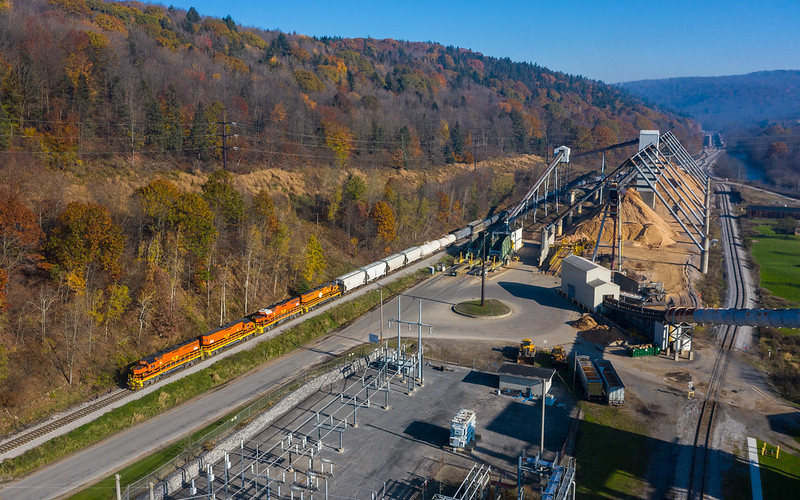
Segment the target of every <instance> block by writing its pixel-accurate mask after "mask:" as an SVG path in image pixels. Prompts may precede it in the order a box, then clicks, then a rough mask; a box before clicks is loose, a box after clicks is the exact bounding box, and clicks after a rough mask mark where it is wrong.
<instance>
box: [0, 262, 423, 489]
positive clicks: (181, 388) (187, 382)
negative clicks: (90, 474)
mask: <svg viewBox="0 0 800 500" xmlns="http://www.w3.org/2000/svg"><path fill="white" fill-rule="evenodd" d="M426 276H429V275H428V273H426V272H424V271H418V272H416V273H412V274H410V275H408V276H404V277H402V278H399V279H397V280H395V281H394V282H392V284H391V285H390V288H391V290H392V291H393V292H395V293H396V292H399V291H402V290H405V289H407V288H409V287H411V286H413V285H415V284H417V283H419V282H420V281H421V280H423V279H424V278H425V277H426ZM387 298H388V297H384V299H387ZM379 301H380V293H379V292H378V291H377V290H373V291H371V292H368V293H366V294H364V295H362V296H360V297H358V298H355V299H352V300H349V301H346V302H344V303H342V304H339V305H337V306H335V307H332V308H331V309H329V310H327V311H325V312H324V313H320V314H318V315H316V316H314V317H312V318H309V319H307V320H305V321H303V322H302V323H300V324H299V325H297V326H295V327H292V328H291V329H289V330H287V331H286V332H284V333H283V334H281V335H279V336H277V337H274V338H272V339H269V340H267V341H265V342H261V343H259V344H258V345H257V346H255V347H253V348H252V349H250V350H248V351H244V352H240V353H237V354H235V355H233V356H230V357H228V358H225V359H222V360H220V361H217V362H216V363H214V364H213V365H211V366H209V367H208V368H205V369H203V370H201V371H199V372H197V373H194V374H192V375H188V376H186V377H183V378H182V379H180V381H176V382H172V383H170V384H167V385H165V386H164V387H162V388H161V389H160V390H158V391H155V392H152V393H150V394H148V395H146V396H144V397H142V398H140V399H137V400H136V401H132V402H130V403H128V404H126V405H124V406H122V407H120V408H116V409H115V410H112V411H110V412H108V413H106V414H105V415H102V416H101V417H99V418H97V419H95V420H94V421H92V422H89V423H87V424H85V425H82V426H81V427H79V428H77V429H75V430H73V431H70V432H68V433H67V434H64V435H61V436H58V437H56V438H53V439H51V440H50V441H47V442H46V443H44V444H42V445H41V446H39V447H37V448H34V449H32V450H29V451H27V452H25V453H23V454H22V455H20V456H18V457H15V458H12V459H9V460H6V461H4V462H3V463H2V464H0V478H2V479H3V480H9V479H12V478H17V477H21V476H23V475H25V474H27V473H29V472H31V471H33V470H35V469H38V468H40V467H43V466H44V465H47V464H49V463H52V462H54V461H56V460H58V459H60V458H62V457H65V456H67V455H69V454H71V453H73V452H75V451H77V450H80V449H83V448H85V447H87V446H90V445H92V444H94V443H97V442H99V441H101V440H102V439H105V438H106V437H108V436H111V435H112V434H114V433H116V432H119V431H122V430H124V429H125V428H127V427H130V426H132V425H135V424H137V423H139V422H142V421H143V420H146V419H148V418H150V417H152V416H154V415H157V414H158V413H160V412H162V411H164V410H167V409H169V408H172V407H174V406H176V405H179V404H181V403H183V402H185V401H188V400H189V399H191V398H193V397H195V396H197V395H199V394H202V393H204V392H206V391H208V390H210V389H213V388H214V387H218V386H220V385H222V384H225V383H226V382H228V381H230V380H232V379H234V378H235V377H238V376H239V375H242V374H244V373H246V372H248V371H250V370H251V369H253V368H255V367H257V366H260V365H261V364H263V363H264V362H266V361H268V360H270V359H273V358H276V357H278V356H281V355H283V354H286V353H288V352H289V351H291V350H293V349H295V348H297V347H299V346H301V345H304V344H307V343H308V342H311V341H313V340H315V339H319V338H321V337H323V336H325V335H327V334H329V333H332V332H334V331H336V330H338V329H339V328H341V327H343V326H346V325H347V324H349V323H350V322H351V321H353V320H354V319H356V318H358V317H359V316H361V315H363V314H364V313H366V312H367V311H369V310H370V309H372V308H374V307H375V306H377V305H378V303H379ZM173 456H174V455H173ZM164 458H165V457H162V459H160V460H155V461H154V462H152V463H151V465H148V470H151V469H152V467H157V466H159V465H160V464H158V462H159V461H161V463H164V462H166V461H169V458H166V459H165V460H164Z"/></svg>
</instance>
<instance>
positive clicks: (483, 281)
mask: <svg viewBox="0 0 800 500" xmlns="http://www.w3.org/2000/svg"><path fill="white" fill-rule="evenodd" d="M487 230H488V228H487V229H485V230H484V232H483V244H482V245H481V252H482V255H481V307H483V303H484V298H485V293H484V289H485V288H486V231H487Z"/></svg>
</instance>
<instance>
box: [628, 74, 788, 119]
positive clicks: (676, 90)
mask: <svg viewBox="0 0 800 500" xmlns="http://www.w3.org/2000/svg"><path fill="white" fill-rule="evenodd" d="M618 86H619V87H621V88H623V89H625V90H627V91H629V92H631V93H633V94H635V95H638V96H641V97H642V98H644V99H645V100H647V101H649V102H650V103H652V104H655V105H658V106H660V107H662V108H664V109H667V110H670V111H674V112H677V113H680V114H684V115H688V116H690V117H692V118H694V119H695V120H697V121H699V122H701V123H702V124H703V127H704V128H706V129H709V130H711V129H714V130H716V129H724V128H727V127H735V126H741V125H748V124H753V123H757V122H760V121H763V120H780V119H788V118H797V117H798V115H800V70H776V71H759V72H756V73H749V74H746V75H731V76H717V77H685V78H668V79H664V80H639V81H635V82H623V83H619V84H618Z"/></svg>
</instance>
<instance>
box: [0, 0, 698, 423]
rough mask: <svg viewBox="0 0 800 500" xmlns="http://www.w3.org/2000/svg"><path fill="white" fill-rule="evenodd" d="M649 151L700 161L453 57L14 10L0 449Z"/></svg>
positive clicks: (618, 112) (600, 108) (583, 100)
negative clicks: (565, 152) (72, 410)
mask: <svg viewBox="0 0 800 500" xmlns="http://www.w3.org/2000/svg"><path fill="white" fill-rule="evenodd" d="M650 128H659V129H662V130H673V131H674V132H675V133H676V134H677V135H678V136H679V137H682V138H683V137H687V136H691V140H694V139H695V137H694V136H693V135H692V134H693V133H694V132H695V131H694V130H693V129H692V124H691V123H690V122H689V121H688V120H685V119H679V118H677V117H675V116H671V115H665V114H662V113H658V112H655V111H653V110H651V109H648V108H646V107H645V106H643V105H642V104H641V103H639V102H638V101H637V100H636V99H635V98H633V97H631V96H629V95H628V94H626V93H625V92H624V91H622V90H620V89H617V88H614V87H609V86H606V85H604V84H601V83H599V82H594V81H590V80H586V79H583V78H580V77H576V76H570V75H566V74H563V73H558V72H554V71H550V70H548V69H546V68H542V67H539V66H536V65H532V64H521V63H514V62H512V61H510V60H508V59H494V58H489V57H484V56H483V55H481V54H478V53H475V52H471V51H468V50H463V49H459V48H455V47H445V46H441V45H437V44H434V43H418V42H399V41H395V40H390V39H389V40H375V39H331V38H326V39H315V38H309V37H307V36H303V35H298V34H286V33H280V32H275V31H261V30H258V29H253V28H245V27H242V26H240V25H239V24H237V23H236V22H235V20H233V19H231V18H230V17H226V18H225V19H214V18H206V17H203V16H201V15H200V14H199V13H198V12H196V11H195V10H194V9H190V10H189V11H188V12H186V11H181V10H175V9H172V8H169V9H168V8H164V7H157V6H152V5H146V4H142V3H138V2H121V3H114V2H103V1H101V0H49V1H48V0H0V159H1V160H0V161H2V168H0V176H2V183H1V184H2V186H0V190H2V196H0V242H2V247H1V248H0V307H2V313H0V314H1V317H0V404H2V406H3V408H4V411H3V412H2V413H0V432H3V431H7V430H8V429H9V428H10V426H14V425H19V424H20V423H22V422H27V421H30V420H31V419H33V418H36V417H37V415H39V414H41V413H43V412H45V411H48V410H49V409H51V408H55V407H59V406H63V405H65V404H67V403H69V402H71V401H76V400H78V399H81V398H83V397H85V396H86V395H87V394H90V393H92V392H93V391H100V390H103V389H105V388H107V387H110V386H112V385H113V384H114V381H115V378H117V377H119V375H120V374H121V373H122V372H123V371H124V370H125V369H126V367H127V366H129V364H130V363H131V362H132V361H134V360H135V359H137V358H138V357H139V356H142V355H144V354H149V353H151V352H153V351H154V350H156V349H158V348H163V347H165V346H167V345H169V344H171V343H173V342H176V341H178V340H181V339H185V338H188V337H191V336H193V335H197V334H198V333H199V332H201V331H204V330H206V329H208V328H211V327H215V326H217V325H219V324H220V323H222V322H225V321H228V320H232V319H236V318H238V317H240V316H242V315H243V314H246V313H251V312H253V311H254V310H256V309H258V308H260V307H264V306H266V305H268V304H270V303H272V302H274V301H276V300H278V299H280V298H282V297H285V296H287V294H289V293H297V292H299V291H303V290H306V289H308V288H309V287H311V286H314V285H315V284H317V283H320V282H324V281H325V280H328V279H331V278H332V277H334V276H337V275H338V274H341V273H343V272H345V271H347V270H349V269H351V268H353V267H355V266H357V265H360V264H362V263H364V262H369V261H371V260H372V259H375V258H376V257H380V256H385V255H386V254H387V252H392V251H396V250H397V249H400V248H405V247H407V246H408V245H409V244H413V242H417V241H423V240H425V239H428V238H431V237H434V236H436V237H438V236H440V235H441V234H443V233H444V232H445V231H448V230H450V229H453V228H455V227H459V226H462V225H463V224H464V223H465V222H466V221H470V220H473V219H475V218H478V217H482V216H484V215H486V213H487V212H489V211H490V210H491V209H492V208H494V207H497V206H502V205H504V204H508V203H509V202H510V201H511V200H513V199H514V198H515V197H516V196H519V192H520V191H524V190H525V189H526V188H527V186H526V182H529V181H530V178H531V176H533V175H535V173H536V171H535V169H534V168H533V167H535V166H537V165H541V160H540V159H538V158H537V157H535V156H532V155H534V154H535V155H544V154H546V153H547V152H548V151H549V150H550V149H551V148H552V146H554V145H555V146H558V145H562V144H565V145H568V146H571V147H573V148H574V149H575V150H576V151H581V150H589V149H592V148H595V147H600V146H605V145H609V144H613V143H616V142H620V141H623V140H627V139H631V138H633V137H635V136H636V134H638V130H639V129H650ZM223 146H226V147H224V148H223ZM618 154H622V153H618ZM519 155H531V156H523V157H520V156H519ZM223 156H224V161H225V164H226V165H227V168H226V169H221V167H222V164H223Z"/></svg>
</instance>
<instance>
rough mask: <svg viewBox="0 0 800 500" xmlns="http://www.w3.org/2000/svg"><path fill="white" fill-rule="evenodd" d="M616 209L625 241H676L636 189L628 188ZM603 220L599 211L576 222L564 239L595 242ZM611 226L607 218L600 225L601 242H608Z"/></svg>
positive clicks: (661, 244) (649, 243)
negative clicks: (573, 229)
mask: <svg viewBox="0 0 800 500" xmlns="http://www.w3.org/2000/svg"><path fill="white" fill-rule="evenodd" d="M619 212H620V218H621V219H622V238H623V239H624V240H626V241H632V242H634V245H640V246H647V247H664V246H670V245H673V244H675V239H676V238H677V236H678V235H677V233H675V231H674V230H673V229H672V228H671V227H670V226H669V224H668V223H667V222H666V221H665V220H664V219H663V218H662V217H661V216H660V215H658V214H657V213H656V212H655V211H654V210H653V209H652V208H650V207H649V206H648V205H647V203H645V202H644V200H642V197H641V196H640V195H639V193H638V192H636V190H635V189H628V190H627V191H626V192H625V193H624V194H623V195H622V203H621V204H620V211H619ZM602 222H603V214H602V213H599V214H597V215H596V216H595V217H593V218H591V219H589V220H587V221H585V222H583V223H581V224H579V225H578V226H577V228H576V229H575V232H574V233H573V234H572V235H570V236H569V237H567V238H565V240H567V241H572V240H575V241H578V240H580V239H581V238H588V239H592V240H595V241H597V238H598V236H599V234H600V224H601V223H602ZM613 228H614V226H613V221H611V220H610V219H608V218H607V219H606V224H605V227H604V228H603V238H602V241H601V243H602V244H606V245H608V244H611V240H612V238H613V234H614V229H613Z"/></svg>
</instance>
